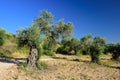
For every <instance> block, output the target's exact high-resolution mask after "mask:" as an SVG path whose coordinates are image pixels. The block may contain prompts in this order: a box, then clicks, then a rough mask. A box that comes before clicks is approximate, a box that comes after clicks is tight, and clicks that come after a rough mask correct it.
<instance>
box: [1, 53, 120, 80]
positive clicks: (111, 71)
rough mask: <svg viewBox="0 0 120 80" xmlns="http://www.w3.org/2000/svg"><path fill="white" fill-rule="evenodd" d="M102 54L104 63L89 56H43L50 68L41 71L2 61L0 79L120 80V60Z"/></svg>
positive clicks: (42, 59)
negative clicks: (97, 61) (94, 61)
mask: <svg viewBox="0 0 120 80" xmlns="http://www.w3.org/2000/svg"><path fill="white" fill-rule="evenodd" d="M109 59H110V57H108V56H102V57H101V61H102V63H104V64H102V65H97V64H93V63H90V57H89V56H82V57H78V56H64V55H59V54H57V55H56V56H55V57H46V56H43V57H42V58H41V61H44V62H46V63H47V64H48V68H47V69H45V70H39V71H36V72H34V71H26V70H21V68H19V66H17V65H16V64H14V63H12V62H11V63H8V62H3V61H1V62H0V80H120V62H113V61H111V60H109Z"/></svg>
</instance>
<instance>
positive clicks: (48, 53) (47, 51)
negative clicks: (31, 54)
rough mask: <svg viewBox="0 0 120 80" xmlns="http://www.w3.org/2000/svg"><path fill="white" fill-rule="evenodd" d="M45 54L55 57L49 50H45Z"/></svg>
mask: <svg viewBox="0 0 120 80" xmlns="http://www.w3.org/2000/svg"><path fill="white" fill-rule="evenodd" d="M43 54H45V55H47V56H54V55H55V53H54V52H52V51H49V50H44V52H43Z"/></svg>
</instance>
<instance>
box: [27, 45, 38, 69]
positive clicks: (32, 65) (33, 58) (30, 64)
mask: <svg viewBox="0 0 120 80" xmlns="http://www.w3.org/2000/svg"><path fill="white" fill-rule="evenodd" d="M37 57H38V50H37V48H36V47H34V46H32V47H30V53H29V56H28V58H27V69H28V70H37Z"/></svg>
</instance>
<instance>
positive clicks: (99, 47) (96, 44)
mask: <svg viewBox="0 0 120 80" xmlns="http://www.w3.org/2000/svg"><path fill="white" fill-rule="evenodd" d="M105 43H106V41H105V39H104V38H101V37H99V36H97V37H95V38H94V39H93V42H92V44H91V46H90V56H91V61H92V62H94V63H99V62H100V60H99V56H100V54H101V53H102V52H103V50H104V46H105Z"/></svg>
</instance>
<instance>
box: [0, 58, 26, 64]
mask: <svg viewBox="0 0 120 80" xmlns="http://www.w3.org/2000/svg"><path fill="white" fill-rule="evenodd" d="M25 61H26V58H12V57H1V56H0V62H3V63H13V64H17V65H18V64H19V63H21V62H25Z"/></svg>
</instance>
